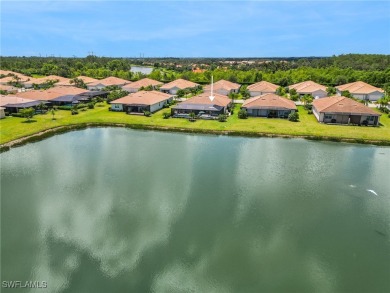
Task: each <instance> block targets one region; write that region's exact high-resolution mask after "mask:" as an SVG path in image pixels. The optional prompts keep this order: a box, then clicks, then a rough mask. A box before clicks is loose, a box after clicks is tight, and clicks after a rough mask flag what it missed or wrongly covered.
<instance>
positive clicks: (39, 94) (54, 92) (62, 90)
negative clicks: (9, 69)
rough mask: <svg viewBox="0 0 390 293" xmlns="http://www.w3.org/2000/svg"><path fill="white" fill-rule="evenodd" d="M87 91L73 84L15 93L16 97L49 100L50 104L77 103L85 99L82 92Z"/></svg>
mask: <svg viewBox="0 0 390 293" xmlns="http://www.w3.org/2000/svg"><path fill="white" fill-rule="evenodd" d="M86 92H88V91H87V90H85V89H80V88H77V87H73V86H58V87H57V86H55V87H52V88H49V89H47V90H30V91H25V92H21V93H17V94H16V95H17V96H18V97H22V98H27V99H31V100H36V101H44V102H49V103H50V104H52V105H68V104H77V103H79V101H80V100H83V99H84V100H85V99H87V98H86V97H85V96H83V95H82V94H85V93H86Z"/></svg>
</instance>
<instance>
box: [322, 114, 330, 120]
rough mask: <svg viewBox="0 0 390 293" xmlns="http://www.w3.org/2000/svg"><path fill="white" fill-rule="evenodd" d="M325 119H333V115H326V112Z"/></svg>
mask: <svg viewBox="0 0 390 293" xmlns="http://www.w3.org/2000/svg"><path fill="white" fill-rule="evenodd" d="M324 119H332V115H329V114H328V115H326V114H325V116H324Z"/></svg>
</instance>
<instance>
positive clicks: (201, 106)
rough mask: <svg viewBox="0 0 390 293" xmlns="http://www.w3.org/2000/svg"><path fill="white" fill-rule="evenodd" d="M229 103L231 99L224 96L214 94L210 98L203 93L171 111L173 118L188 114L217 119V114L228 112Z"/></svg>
mask: <svg viewBox="0 0 390 293" xmlns="http://www.w3.org/2000/svg"><path fill="white" fill-rule="evenodd" d="M231 102H232V101H231V99H229V98H228V97H227V96H225V95H220V94H217V93H214V94H213V98H210V93H207V92H204V93H202V94H200V95H196V96H193V97H192V98H190V99H188V100H186V101H184V102H181V103H179V104H177V105H176V106H174V107H172V109H171V111H172V115H173V117H186V115H188V114H190V113H195V114H196V115H209V116H211V117H218V115H219V114H227V113H228V112H229V110H230V107H231ZM183 114H184V115H183Z"/></svg>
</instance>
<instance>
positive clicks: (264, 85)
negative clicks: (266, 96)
mask: <svg viewBox="0 0 390 293" xmlns="http://www.w3.org/2000/svg"><path fill="white" fill-rule="evenodd" d="M278 87H279V86H278V85H276V84H273V83H270V82H268V81H265V80H263V81H259V82H256V83H254V84H251V85H250V86H248V88H247V89H248V91H252V92H270V93H274V92H276V90H277V89H278Z"/></svg>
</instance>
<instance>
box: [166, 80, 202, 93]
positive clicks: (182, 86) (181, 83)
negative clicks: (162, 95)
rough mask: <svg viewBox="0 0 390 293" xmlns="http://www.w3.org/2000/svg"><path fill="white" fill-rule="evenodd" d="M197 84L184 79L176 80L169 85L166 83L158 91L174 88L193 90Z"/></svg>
mask: <svg viewBox="0 0 390 293" xmlns="http://www.w3.org/2000/svg"><path fill="white" fill-rule="evenodd" d="M198 85H199V84H197V83H195V82H192V81H189V80H185V79H181V78H179V79H176V80H174V81H171V82H169V83H166V84H165V85H163V86H162V87H161V88H160V89H163V90H170V89H172V88H174V87H177V88H179V89H182V90H184V89H186V88H193V87H196V86H198Z"/></svg>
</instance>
